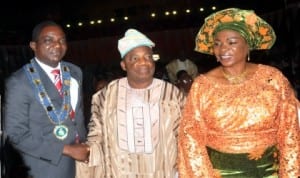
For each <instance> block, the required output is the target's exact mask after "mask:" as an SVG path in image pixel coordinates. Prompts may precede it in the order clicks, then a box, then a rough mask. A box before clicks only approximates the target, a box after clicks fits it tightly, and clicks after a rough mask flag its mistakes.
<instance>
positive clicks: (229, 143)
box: [178, 64, 300, 178]
mask: <svg viewBox="0 0 300 178" xmlns="http://www.w3.org/2000/svg"><path fill="white" fill-rule="evenodd" d="M297 102H298V101H297V99H296V97H295V95H294V92H293V89H292V88H291V86H290V84H289V82H288V80H287V79H286V78H285V77H284V76H283V75H282V73H281V72H280V71H279V70H277V69H276V68H273V67H270V66H266V65H262V64H259V65H258V69H257V71H256V72H255V74H254V75H253V76H252V77H251V78H250V79H248V80H246V81H245V82H243V83H241V84H235V85H230V84H221V83H217V82H215V81H211V80H209V79H208V78H207V77H206V76H204V75H200V76H199V77H198V78H196V80H195V81H194V84H193V86H192V88H191V90H190V94H189V96H188V98H187V103H186V106H185V110H184V113H183V118H182V121H181V124H180V128H179V141H178V142H179V143H178V147H179V156H178V166H179V175H180V177H182V178H193V177H203V178H213V177H220V176H222V177H234V178H237V177H243V178H245V177H247V176H246V173H245V172H243V171H235V172H234V171H231V170H220V169H218V168H216V167H215V164H213V163H212V160H211V157H210V156H209V153H210V152H211V150H214V152H218V153H221V154H220V155H222V154H225V155H227V156H228V155H229V157H227V158H226V160H223V161H224V162H227V161H228V163H230V160H231V157H232V158H233V157H234V156H235V155H247V156H246V158H247V159H248V160H250V161H252V160H254V162H256V161H260V159H262V158H261V157H262V156H263V155H265V153H266V152H267V151H266V150H270V149H273V148H275V149H276V150H278V152H276V151H273V152H272V156H271V157H273V158H274V159H273V158H272V159H271V160H272V165H271V166H269V167H268V168H265V169H264V171H267V169H272V170H275V171H274V173H273V174H272V175H269V177H280V178H296V177H298V176H299V175H300V170H299V169H300V146H299V144H300V141H299V139H300V138H299V134H300V133H299V125H298V115H297ZM219 158H221V157H219ZM275 158H276V159H275ZM214 159H218V157H217V158H214ZM276 160H278V161H279V162H277V161H276ZM230 164H235V163H234V162H231V163H230ZM242 166H246V167H247V165H242V164H240V165H239V164H237V167H242ZM261 166H264V165H261ZM276 169H277V170H278V171H276ZM226 171H227V172H226ZM230 171H231V172H230ZM226 173H228V174H227V175H226ZM230 174H232V175H230ZM249 177H253V178H254V177H259V176H255V175H251V176H249ZM261 177H268V176H261Z"/></svg>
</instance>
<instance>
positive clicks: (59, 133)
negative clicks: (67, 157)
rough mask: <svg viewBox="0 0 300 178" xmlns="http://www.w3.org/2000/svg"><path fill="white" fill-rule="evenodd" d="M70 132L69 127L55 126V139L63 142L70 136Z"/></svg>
mask: <svg viewBox="0 0 300 178" xmlns="http://www.w3.org/2000/svg"><path fill="white" fill-rule="evenodd" d="M68 131H69V129H68V127H67V126H65V125H62V124H60V125H57V126H55V127H54V129H53V133H54V135H55V137H56V138H58V139H60V140H63V139H65V138H66V137H67V136H68Z"/></svg>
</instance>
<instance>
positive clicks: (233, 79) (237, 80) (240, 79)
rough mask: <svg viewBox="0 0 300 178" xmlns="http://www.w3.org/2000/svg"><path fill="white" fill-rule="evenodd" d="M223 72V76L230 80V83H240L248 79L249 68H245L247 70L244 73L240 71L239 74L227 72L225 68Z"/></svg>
mask: <svg viewBox="0 0 300 178" xmlns="http://www.w3.org/2000/svg"><path fill="white" fill-rule="evenodd" d="M222 73H223V76H224V77H225V78H226V79H227V80H228V82H229V83H230V84H239V83H242V82H244V81H245V80H246V75H247V70H246V68H245V70H244V71H243V72H242V73H240V74H238V75H231V74H228V73H226V72H225V71H224V69H222Z"/></svg>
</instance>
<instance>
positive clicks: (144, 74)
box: [121, 46, 155, 88]
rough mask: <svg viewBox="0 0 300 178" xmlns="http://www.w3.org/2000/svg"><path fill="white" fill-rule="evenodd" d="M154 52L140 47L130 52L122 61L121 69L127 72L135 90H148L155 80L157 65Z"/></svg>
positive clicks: (145, 47)
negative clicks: (153, 56)
mask: <svg viewBox="0 0 300 178" xmlns="http://www.w3.org/2000/svg"><path fill="white" fill-rule="evenodd" d="M152 55H153V51H152V49H151V48H149V47H147V46H140V47H136V48H134V49H132V50H131V51H130V52H128V53H127V54H126V55H125V57H124V59H123V60H122V61H121V67H122V69H123V70H124V71H126V72H127V79H128V82H129V84H130V86H131V87H133V88H146V87H148V86H149V85H150V84H151V83H152V80H153V75H154V71H155V64H154V61H153V58H152Z"/></svg>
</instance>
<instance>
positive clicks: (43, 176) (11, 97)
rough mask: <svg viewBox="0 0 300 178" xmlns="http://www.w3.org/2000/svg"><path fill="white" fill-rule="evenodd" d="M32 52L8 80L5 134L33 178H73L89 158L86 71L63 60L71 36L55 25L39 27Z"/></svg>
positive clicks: (31, 43) (33, 33) (35, 33)
mask: <svg viewBox="0 0 300 178" xmlns="http://www.w3.org/2000/svg"><path fill="white" fill-rule="evenodd" d="M30 47H31V49H32V50H33V51H34V54H35V57H34V58H33V59H31V60H30V62H29V63H28V64H26V65H24V66H23V67H22V68H21V69H19V70H18V71H16V72H15V73H13V74H12V75H11V76H10V77H9V78H8V80H7V81H6V90H5V102H4V108H5V109H4V119H5V130H4V131H5V133H6V135H7V136H8V138H9V140H10V141H11V142H12V144H13V146H14V147H15V148H16V149H17V150H19V151H20V153H21V155H22V157H23V159H24V162H25V164H26V165H27V166H28V167H29V169H30V170H29V174H30V176H31V177H33V178H54V177H55V178H74V177H75V160H79V161H88V160H87V159H88V155H89V147H88V145H86V144H82V143H81V142H84V141H85V139H86V130H85V126H84V116H83V102H82V100H83V98H82V72H81V69H80V68H79V67H78V66H76V65H74V64H71V63H69V62H65V61H62V58H63V57H64V55H65V53H66V51H67V41H66V35H65V33H64V31H63V29H62V27H61V26H59V25H58V24H56V23H55V22H52V21H45V22H42V23H40V24H38V25H37V26H36V27H35V28H34V29H33V32H32V41H31V42H30ZM54 69H56V71H58V73H57V74H56V76H55V75H53V74H52V70H54ZM56 86H57V87H59V88H57V87H56Z"/></svg>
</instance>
